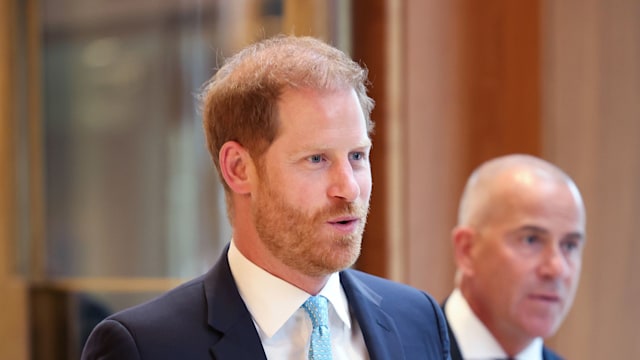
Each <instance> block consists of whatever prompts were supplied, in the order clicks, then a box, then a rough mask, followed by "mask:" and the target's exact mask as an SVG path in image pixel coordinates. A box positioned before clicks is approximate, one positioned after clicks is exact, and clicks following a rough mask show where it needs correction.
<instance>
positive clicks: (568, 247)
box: [561, 241, 578, 252]
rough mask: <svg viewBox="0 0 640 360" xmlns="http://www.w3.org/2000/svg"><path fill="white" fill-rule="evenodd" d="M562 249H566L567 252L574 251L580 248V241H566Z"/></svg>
mask: <svg viewBox="0 0 640 360" xmlns="http://www.w3.org/2000/svg"><path fill="white" fill-rule="evenodd" d="M561 246H562V249H564V250H565V251H567V252H571V251H574V250H576V249H577V248H578V243H577V242H575V241H565V242H563V243H562V245H561Z"/></svg>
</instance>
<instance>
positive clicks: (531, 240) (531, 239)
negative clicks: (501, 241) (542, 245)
mask: <svg viewBox="0 0 640 360" xmlns="http://www.w3.org/2000/svg"><path fill="white" fill-rule="evenodd" d="M522 242H524V243H525V244H528V245H533V244H537V243H538V242H540V238H538V237H537V236H536V235H527V236H524V237H523V238H522Z"/></svg>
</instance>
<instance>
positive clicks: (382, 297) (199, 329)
mask: <svg viewBox="0 0 640 360" xmlns="http://www.w3.org/2000/svg"><path fill="white" fill-rule="evenodd" d="M340 282H341V284H342V287H343V288H344V291H345V293H346V295H347V299H348V300H349V306H350V310H351V312H352V314H353V315H354V316H355V318H356V319H357V321H358V324H359V325H360V328H361V330H362V334H363V336H364V340H365V343H366V346H367V350H368V352H369V355H370V357H371V359H374V360H376V359H389V360H399V359H411V360H414V359H448V358H449V339H448V336H447V329H446V325H445V320H444V316H443V314H442V311H441V309H440V306H439V305H438V303H437V302H435V301H434V300H433V299H432V298H431V297H430V296H429V295H427V294H426V293H424V292H422V291H419V290H417V289H413V288H410V287H408V286H406V285H402V284H398V283H393V282H391V281H389V280H385V279H381V278H378V277H374V276H372V275H368V274H365V273H362V272H360V271H356V270H345V271H342V272H341V273H340ZM82 359H87V360H88V359H119V360H127V359H154V360H155V359H189V360H198V359H228V360H242V359H248V360H249V359H250V360H254V359H266V356H265V353H264V350H263V348H262V343H261V342H260V338H259V335H258V332H257V330H256V327H255V325H254V323H253V320H252V318H251V314H250V313H249V311H248V310H247V308H246V306H245V304H244V302H243V301H242V298H241V297H240V294H239V292H238V289H237V287H236V284H235V282H234V280H233V276H232V275H231V270H230V269H229V262H228V260H227V251H226V250H225V251H224V252H223V255H222V256H221V257H220V259H219V260H218V262H217V263H216V265H215V266H214V267H213V268H212V269H211V270H210V271H209V272H208V273H207V274H205V275H203V276H201V277H199V278H197V279H194V280H192V281H190V282H188V283H186V284H184V285H181V286H179V287H177V288H176V289H174V290H171V291H169V292H168V293H166V294H164V295H162V296H160V297H159V298H156V299H154V300H151V301H150V302H148V303H145V304H142V305H139V306H137V307H134V308H131V309H128V310H124V311H122V312H120V313H117V314H115V315H112V316H110V317H109V318H107V319H106V320H104V321H102V322H101V323H100V324H98V326H96V328H95V329H94V330H93V332H92V333H91V335H90V336H89V339H88V340H87V343H86V345H85V348H84V351H83V354H82Z"/></svg>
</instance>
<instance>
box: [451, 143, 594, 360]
mask: <svg viewBox="0 0 640 360" xmlns="http://www.w3.org/2000/svg"><path fill="white" fill-rule="evenodd" d="M585 216H586V215H585V208H584V204H583V201H582V197H581V195H580V192H579V191H578V188H577V186H576V185H575V183H574V182H573V180H571V178H570V177H569V176H568V175H567V174H565V173H564V172H563V171H562V170H560V169H559V168H558V167H556V166H555V165H553V164H550V163H548V162H546V161H544V160H542V159H539V158H536V157H533V156H529V155H507V156H503V157H499V158H496V159H493V160H490V161H488V162H486V163H484V164H482V165H481V166H480V167H478V168H477V169H476V170H475V171H474V172H473V174H472V175H471V177H470V178H469V180H468V182H467V184H466V187H465V189H464V192H463V194H462V199H461V201H460V208H459V212H458V225H457V226H456V227H455V229H454V230H453V232H452V236H451V237H452V241H453V247H454V255H455V261H456V266H457V273H456V288H455V289H454V290H453V292H452V293H451V295H450V296H449V297H448V298H447V300H446V301H445V304H444V312H445V316H446V318H447V322H448V324H449V332H450V334H449V336H450V339H451V346H452V349H451V350H452V360H456V359H517V360H553V359H561V358H560V357H559V356H558V355H556V354H554V353H553V352H552V351H551V350H549V349H548V348H546V347H545V346H544V344H543V339H544V338H547V337H549V336H551V335H553V334H554V333H555V332H556V330H557V329H558V328H559V327H560V324H561V323H562V320H563V319H564V317H565V315H566V314H567V312H568V311H569V309H570V308H571V304H572V302H573V298H574V295H575V293H576V289H577V287H578V281H579V278H580V268H581V262H582V249H583V247H584V243H585V221H586V219H585Z"/></svg>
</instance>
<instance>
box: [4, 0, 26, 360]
mask: <svg viewBox="0 0 640 360" xmlns="http://www.w3.org/2000/svg"><path fill="white" fill-rule="evenodd" d="M15 5H16V3H15V2H14V1H0V54H3V55H2V56H0V174H2V176H0V294H1V296H0V319H1V320H0V359H18V360H19V359H25V360H26V359H27V358H28V356H29V349H28V343H29V338H28V328H27V310H26V309H27V297H26V286H25V284H24V282H23V281H22V279H20V278H19V277H18V276H17V274H16V266H15V265H16V246H15V245H16V244H15V241H16V239H17V224H18V218H17V213H18V212H17V211H16V210H17V208H18V205H17V195H16V194H17V186H18V185H17V176H16V169H17V164H16V150H15V149H16V138H15V133H16V123H15V118H14V117H15V108H14V104H15V100H16V99H15V91H14V89H15V87H14V85H15V84H14V82H15V81H16V80H15V78H14V64H13V59H14V57H13V56H12V54H14V51H15V47H14V46H15V43H14V36H15V35H16V34H15V30H16V28H17V24H16V22H15V16H14V14H15V10H16V8H15Z"/></svg>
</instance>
